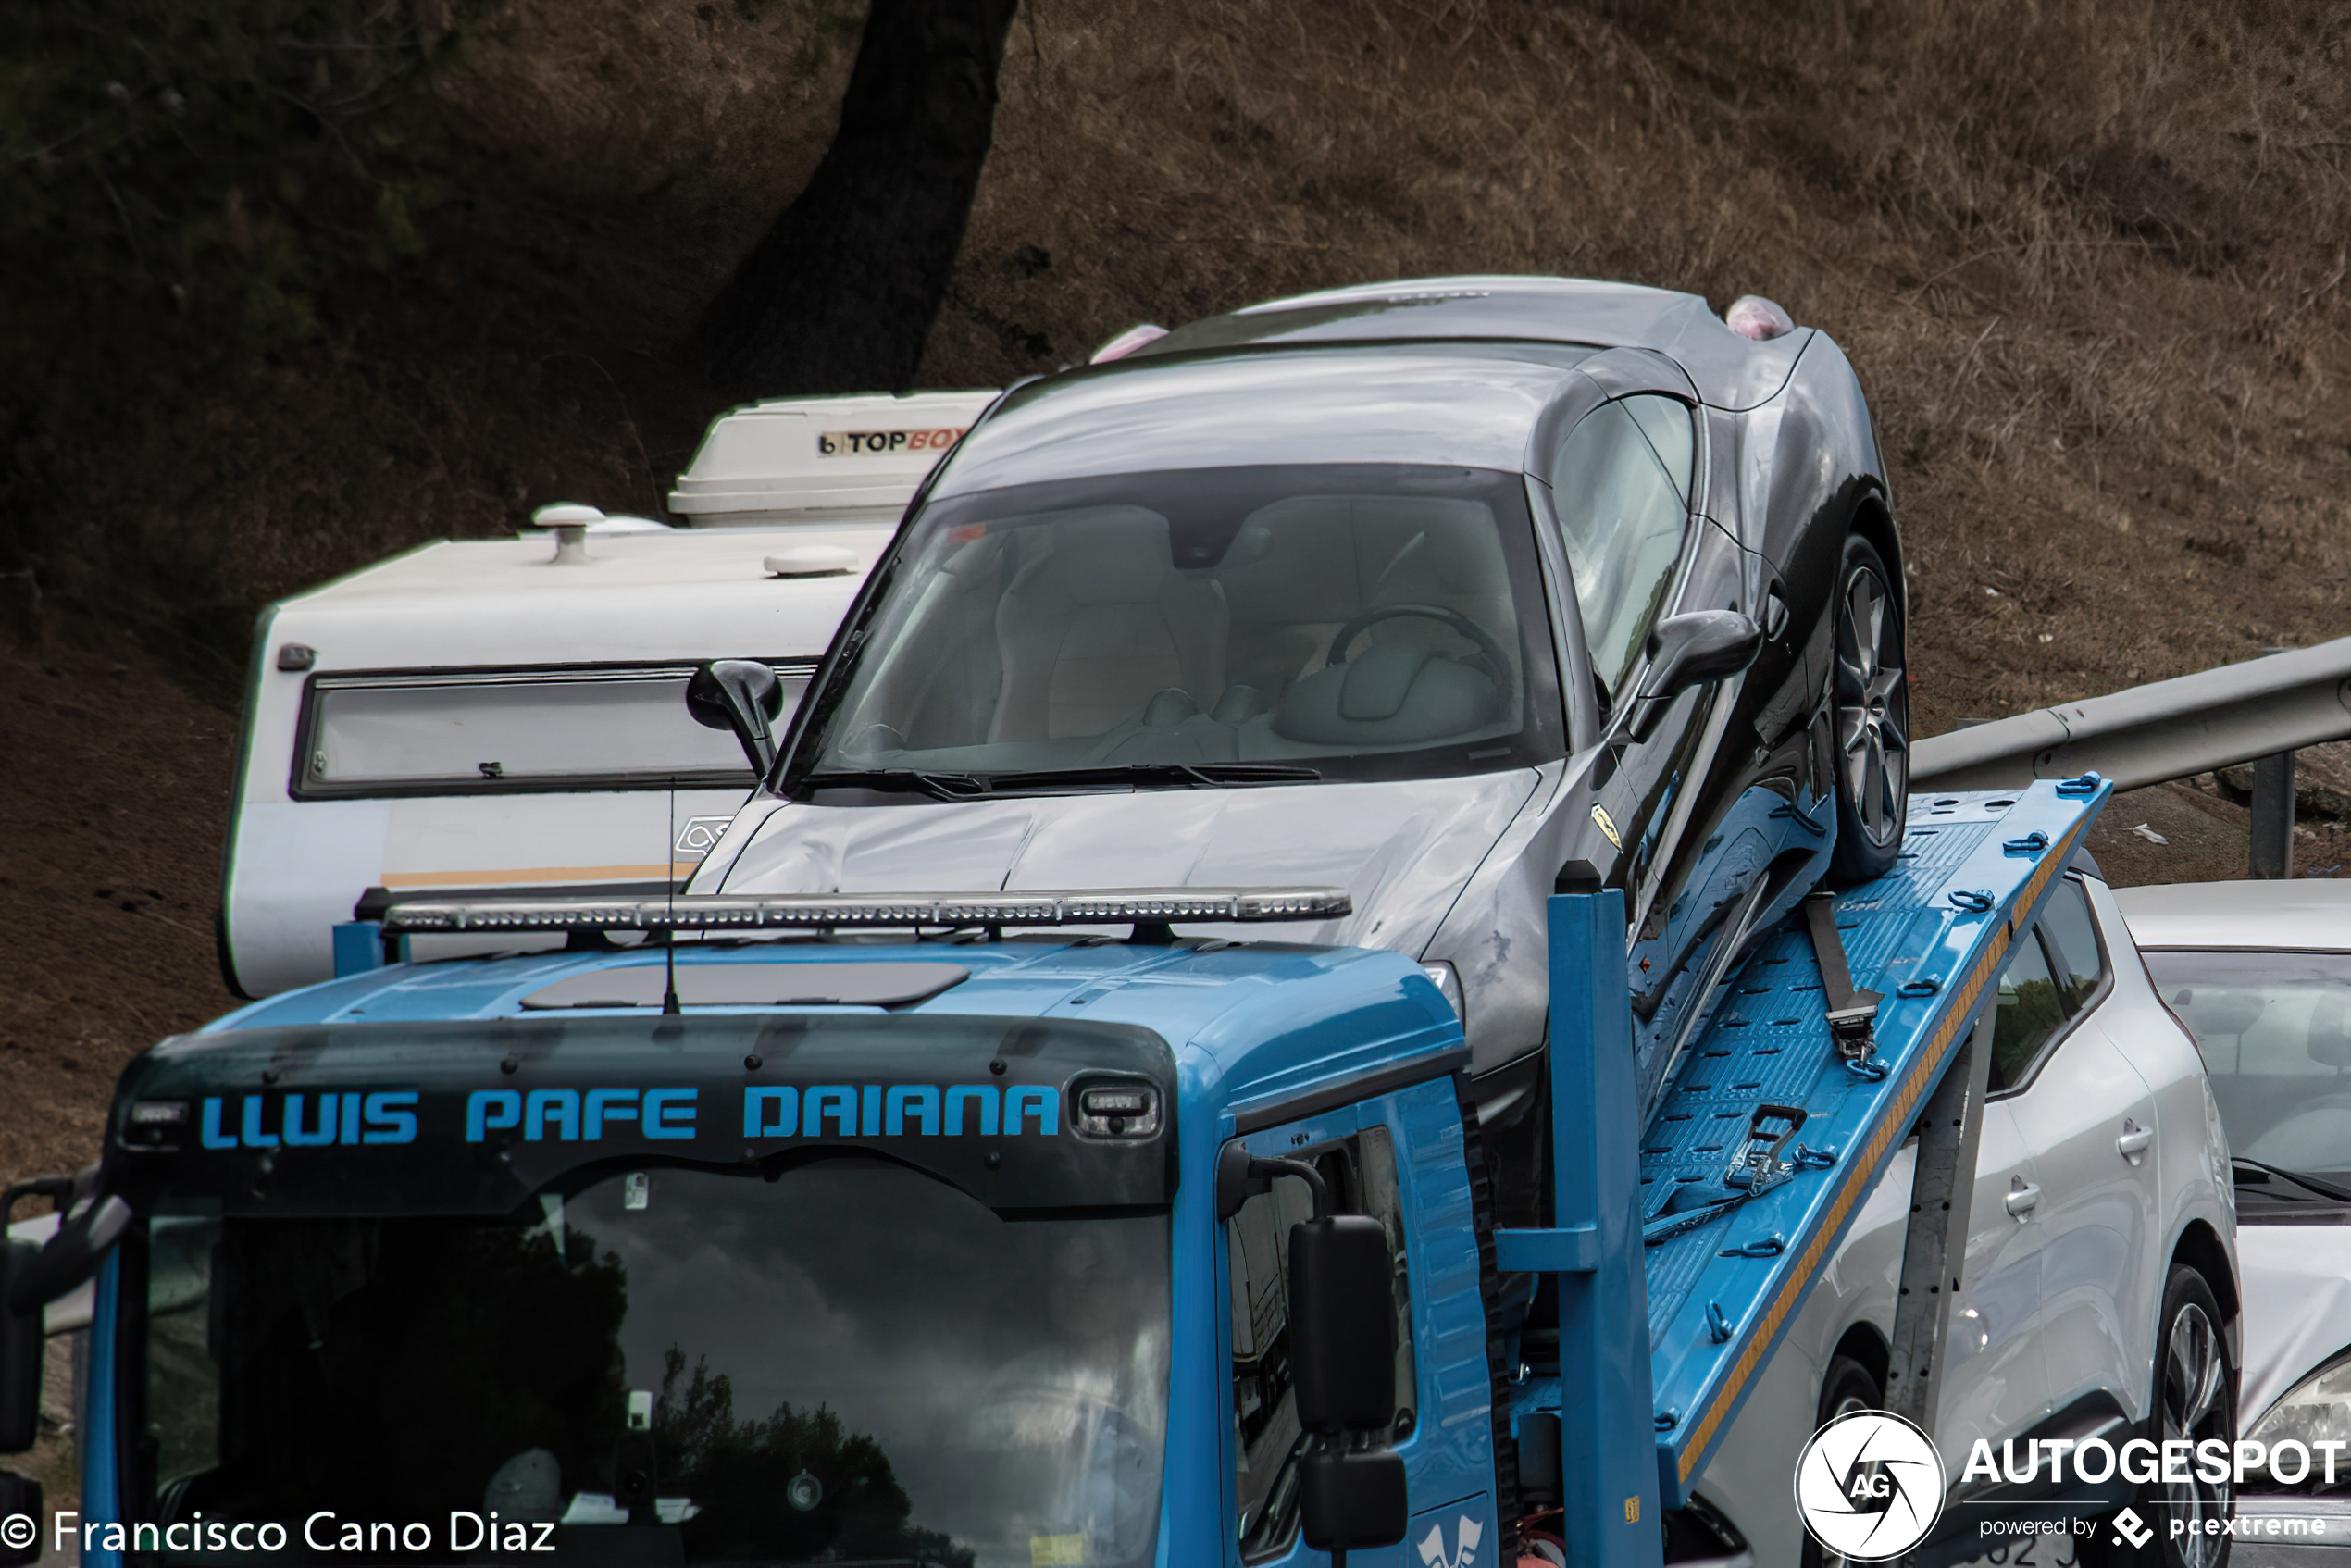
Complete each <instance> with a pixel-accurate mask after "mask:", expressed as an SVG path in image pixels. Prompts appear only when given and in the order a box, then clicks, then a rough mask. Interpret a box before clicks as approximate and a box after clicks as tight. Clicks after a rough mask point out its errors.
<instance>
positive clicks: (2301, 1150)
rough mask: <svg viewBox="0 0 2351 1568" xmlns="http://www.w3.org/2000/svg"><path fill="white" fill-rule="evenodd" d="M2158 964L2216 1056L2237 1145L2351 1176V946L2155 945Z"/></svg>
mask: <svg viewBox="0 0 2351 1568" xmlns="http://www.w3.org/2000/svg"><path fill="white" fill-rule="evenodd" d="M2146 964H2147V969H2148V971H2149V972H2150V973H2151V974H2153V975H2154V977H2155V981H2156V988H2157V989H2158V990H2159V991H2161V992H2162V994H2163V1000H2164V1001H2165V1002H2169V1003H2170V1004H2171V1011H2173V1012H2174V1013H2177V1014H2179V1015H2180V1017H2181V1018H2182V1019H2183V1021H2184V1022H2185V1023H2186V1024H2187V1026H2188V1028H2189V1030H2190V1032H2192V1033H2193V1034H2194V1035H2195V1036H2196V1045H2197V1047H2198V1048H2199V1049H2200V1050H2201V1051H2202V1052H2203V1053H2204V1068H2205V1071H2206V1073H2207V1074H2208V1075H2209V1076H2210V1077H2211V1080H2212V1096H2213V1098H2214V1099H2215V1100H2216V1101H2219V1102H2220V1120H2221V1123H2222V1125H2223V1126H2226V1127H2227V1129H2228V1134H2229V1148H2230V1149H2231V1150H2232V1151H2233V1152H2235V1153H2237V1154H2240V1155H2243V1156H2244V1157H2245V1158H2246V1159H2248V1160H2258V1161H2259V1162H2261V1164H2265V1165H2276V1166H2278V1167H2280V1168H2282V1169H2284V1170H2288V1171H2295V1172H2299V1173H2302V1174H2306V1175H2319V1176H2330V1177H2332V1180H2333V1181H2334V1183H2335V1184H2336V1185H2341V1183H2342V1182H2343V1180H2344V1179H2345V1176H2351V953H2340V952H2229V951H2225V950H2218V951H2216V950H2190V949H2165V950H2158V949H2149V950H2148V951H2147V952H2146Z"/></svg>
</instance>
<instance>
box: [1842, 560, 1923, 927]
mask: <svg viewBox="0 0 2351 1568" xmlns="http://www.w3.org/2000/svg"><path fill="white" fill-rule="evenodd" d="M1830 613H1831V614H1832V615H1833V616H1835V617H1836V666H1835V670H1834V672H1833V673H1832V675H1831V677H1830V680H1829V723H1830V727H1831V729H1832V731H1833V739H1834V740H1835V744H1836V857H1835V861H1834V863H1833V864H1832V865H1831V866H1830V868H1829V873H1830V875H1831V876H1832V877H1835V879H1836V880H1837V881H1839V882H1843V883H1847V884H1851V883H1856V882H1867V881H1869V880H1871V879H1872V877H1883V876H1885V874H1886V873H1887V872H1888V871H1891V870H1893V869H1894V863H1895V861H1896V860H1897V858H1898V857H1899V856H1900V854H1901V852H1902V824H1903V816H1904V814H1905V812H1906V811H1907V810H1908V809H1909V789H1910V687H1909V678H1908V676H1907V675H1906V674H1905V673H1904V663H1905V659H1904V631H1905V628H1904V627H1903V625H1902V601H1901V599H1900V597H1899V595H1897V593H1896V592H1895V591H1894V575H1893V573H1892V572H1890V571H1889V570H1887V568H1886V565H1885V557H1884V556H1882V555H1880V554H1878V553H1877V547H1876V546H1875V545H1873V544H1872V543H1871V542H1870V541H1868V540H1866V539H1863V538H1862V537H1861V536H1860V534H1858V533H1857V534H1852V535H1848V536H1847V539H1846V541H1845V557H1844V560H1843V562H1842V563H1841V564H1840V565H1839V566H1838V568H1837V574H1836V602H1835V604H1832V605H1831V606H1830Z"/></svg>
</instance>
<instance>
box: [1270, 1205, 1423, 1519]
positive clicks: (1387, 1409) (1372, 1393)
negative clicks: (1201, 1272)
mask: <svg viewBox="0 0 2351 1568" xmlns="http://www.w3.org/2000/svg"><path fill="white" fill-rule="evenodd" d="M1289 1294H1290V1320H1289V1353H1290V1375H1291V1376H1292V1378H1293V1379H1294V1380H1295V1388H1294V1393H1295V1397H1296V1399H1297V1400H1298V1424H1299V1425H1300V1426H1302V1427H1304V1428H1305V1429H1306V1430H1307V1431H1309V1432H1313V1433H1318V1434H1320V1435H1321V1437H1322V1444H1321V1446H1320V1447H1318V1448H1317V1449H1316V1450H1314V1451H1312V1452H1311V1453H1309V1454H1307V1455H1306V1456H1305V1457H1304V1458H1303V1459H1301V1460H1300V1462H1299V1471H1298V1484H1299V1494H1298V1500H1299V1516H1300V1524H1301V1527H1302V1529H1303V1532H1304V1534H1305V1537H1306V1544H1307V1545H1308V1546H1310V1547H1312V1548H1313V1549H1316V1550H1318V1551H1331V1552H1345V1551H1352V1550H1358V1549H1361V1550H1369V1549H1374V1548H1376V1547H1385V1546H1394V1545H1395V1544H1396V1543H1397V1542H1398V1541H1400V1540H1402V1539H1403V1538H1404V1527H1405V1524H1406V1522H1407V1519H1408V1509H1407V1500H1406V1489H1405V1475H1404V1460H1403V1457H1402V1456H1401V1455H1400V1454H1398V1453H1397V1452H1395V1451H1394V1450H1391V1449H1386V1448H1377V1449H1374V1448H1349V1447H1347V1446H1345V1445H1346V1444H1347V1442H1348V1440H1349V1437H1350V1435H1351V1434H1357V1433H1366V1432H1371V1431H1375V1430H1380V1429H1384V1428H1386V1427H1387V1425H1388V1424H1389V1423H1390V1422H1392V1421H1394V1420H1395V1418H1396V1338H1395V1333H1396V1305H1395V1303H1396V1263H1395V1260H1394V1258H1393V1257H1391V1256H1390V1255H1389V1252H1388V1245H1387V1231H1386V1230H1385V1229H1384V1228H1382V1227H1381V1226H1380V1223H1379V1221H1377V1220H1375V1219H1373V1218H1371V1217H1370V1216H1369V1215H1365V1214H1325V1215H1319V1216H1317V1217H1316V1218H1314V1219H1311V1220H1301V1221H1300V1222H1299V1223H1298V1224H1297V1225H1294V1226H1291V1227H1290V1233H1289Z"/></svg>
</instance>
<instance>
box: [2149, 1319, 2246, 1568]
mask: <svg viewBox="0 0 2351 1568" xmlns="http://www.w3.org/2000/svg"><path fill="white" fill-rule="evenodd" d="M2160 1398H2161V1401H2162V1405H2161V1409H2160V1410H2159V1411H2158V1412H2157V1418H2158V1422H2159V1424H2160V1425H2161V1426H2162V1428H2163V1432H2162V1440H2163V1441H2165V1442H2173V1441H2185V1442H2191V1443H2194V1442H2201V1441H2203V1440H2204V1439H2206V1438H2208V1437H2218V1438H2220V1439H2222V1440H2224V1441H2227V1440H2231V1439H2233V1438H2234V1437H2235V1435H2236V1434H2235V1432H2234V1430H2233V1423H2232V1422H2231V1421H2230V1419H2229V1405H2230V1399H2229V1367H2228V1363H2227V1361H2226V1360H2225V1359H2223V1357H2222V1355H2221V1351H2220V1335H2219V1333H2218V1331H2217V1330H2216V1329H2215V1328H2214V1327H2213V1325H2212V1320H2211V1319H2210V1318H2209V1317H2208V1316H2206V1315H2205V1312H2204V1309H2203V1308H2202V1307H2200V1306H2198V1305H2197V1304H2196V1302H2194V1301H2187V1302H2183V1304H2182V1305H2181V1307H2180V1310H2179V1311H2178V1312H2177V1313H2173V1314H2172V1317H2171V1326H2170V1328H2169V1329H2168V1330H2167V1331H2166V1332H2165V1334H2164V1338H2163V1388H2162V1394H2161V1396H2160ZM2233 1490H2234V1488H2233V1485H2232V1484H2231V1483H2230V1482H2229V1481H2227V1480H2225V1479H2224V1480H2220V1481H2207V1480H2205V1479H2203V1478H2202V1477H2201V1476H2200V1475H2197V1474H2196V1470H2195V1469H2194V1468H2193V1467H2191V1468H2190V1470H2189V1479H2187V1480H2185V1481H2173V1482H2170V1483H2168V1484H2167V1485H2166V1486H2165V1487H2164V1488H2163V1503H2164V1508H2165V1510H2166V1511H2167V1512H2168V1514H2169V1516H2170V1517H2169V1518H2168V1519H2166V1520H2165V1521H2164V1522H2163V1527H2164V1528H2165V1529H2166V1530H2167V1533H2168V1531H2169V1530H2171V1528H2175V1527H2176V1526H2174V1525H2173V1524H2172V1521H2177V1520H2186V1521H2188V1522H2189V1523H2188V1527H2187V1529H2186V1530H2185V1531H2183V1532H2182V1533H2181V1534H2180V1535H2179V1536H2177V1537H2174V1539H2175V1541H2176V1544H2177V1546H2178V1549H2179V1551H2180V1555H2181V1557H2182V1559H2183V1561H2184V1562H2186V1563H2187V1564H2188V1568H2215V1565H2217V1564H2218V1563H2219V1562H2220V1558H2221V1555H2222V1552H2223V1550H2224V1549H2225V1547H2226V1544H2227V1542H2226V1538H2225V1537H2220V1536H2217V1535H2207V1534H2205V1533H2204V1527H2205V1525H2206V1524H2207V1523H2208V1522H2209V1521H2212V1520H2218V1519H2225V1518H2227V1517H2228V1515H2229V1510H2230V1506H2231V1504H2232V1502H2233Z"/></svg>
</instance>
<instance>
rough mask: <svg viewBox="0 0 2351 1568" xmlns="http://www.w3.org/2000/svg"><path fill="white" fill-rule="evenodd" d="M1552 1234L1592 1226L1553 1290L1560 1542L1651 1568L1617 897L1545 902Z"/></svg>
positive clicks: (1652, 1435)
mask: <svg viewBox="0 0 2351 1568" xmlns="http://www.w3.org/2000/svg"><path fill="white" fill-rule="evenodd" d="M1550 949H1551V952H1550V957H1551V1040H1550V1075H1551V1170H1552V1182H1553V1193H1552V1197H1553V1205H1554V1210H1555V1213H1556V1215H1557V1218H1556V1219H1555V1220H1554V1222H1553V1223H1554V1225H1555V1226H1557V1227H1558V1228H1559V1229H1561V1230H1576V1229H1581V1228H1582V1227H1584V1226H1590V1227H1591V1230H1590V1234H1591V1236H1592V1238H1593V1240H1592V1244H1591V1245H1592V1247H1593V1249H1594V1252H1595V1255H1594V1256H1593V1259H1592V1262H1593V1263H1594V1265H1595V1266H1594V1267H1593V1268H1592V1269H1591V1271H1590V1272H1589V1273H1582V1272H1577V1273H1563V1274H1561V1275H1560V1276H1558V1278H1559V1291H1560V1380H1561V1388H1563V1389H1564V1391H1565V1394H1566V1399H1567V1409H1566V1412H1565V1417H1564V1419H1563V1420H1561V1423H1560V1427H1561V1431H1560V1460H1561V1468H1562V1469H1563V1470H1564V1472H1565V1475H1564V1476H1563V1477H1562V1487H1561V1500H1562V1501H1563V1502H1564V1504H1565V1507H1566V1512H1565V1516H1564V1518H1563V1519H1562V1521H1561V1532H1562V1534H1563V1535H1564V1536H1565V1537H1566V1540H1567V1560H1568V1561H1569V1562H1573V1563H1575V1564H1576V1565H1577V1568H1658V1565H1659V1564H1660V1563H1661V1562H1662V1561H1663V1559H1664V1553H1665V1534H1664V1527H1663V1521H1662V1520H1661V1518H1660V1517H1659V1513H1658V1489H1657V1458H1656V1443H1657V1434H1656V1429H1655V1416H1654V1412H1653V1411H1652V1409H1651V1402H1652V1400H1653V1399H1654V1398H1655V1396H1654V1394H1653V1393H1652V1391H1651V1388H1650V1386H1649V1325H1648V1274H1647V1272H1646V1271H1645V1268H1644V1266H1643V1262H1642V1256H1641V1202H1640V1188H1641V1151H1640V1142H1641V1119H1640V1105H1639V1101H1638V1099H1637V1096H1636V1089H1635V1088H1634V1082H1633V1011H1632V1000H1631V998H1630V997H1629V996H1628V995H1627V994H1626V991H1625V986H1624V895H1623V892H1621V891H1619V890H1615V889H1610V890H1607V891H1604V892H1598V893H1561V894H1557V895H1554V896H1553V898H1552V899H1551V901H1550Z"/></svg>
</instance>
